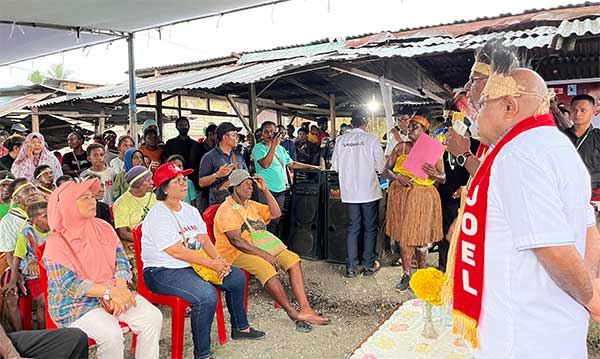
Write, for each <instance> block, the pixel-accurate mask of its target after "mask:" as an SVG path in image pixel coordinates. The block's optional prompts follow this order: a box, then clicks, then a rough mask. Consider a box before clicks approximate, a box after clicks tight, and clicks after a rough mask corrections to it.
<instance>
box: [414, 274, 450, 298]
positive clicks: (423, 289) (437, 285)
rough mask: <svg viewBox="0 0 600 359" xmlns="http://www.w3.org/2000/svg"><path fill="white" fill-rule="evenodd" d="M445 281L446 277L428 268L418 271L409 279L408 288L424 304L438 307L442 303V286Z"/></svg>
mask: <svg viewBox="0 0 600 359" xmlns="http://www.w3.org/2000/svg"><path fill="white" fill-rule="evenodd" d="M445 281H446V275H444V273H442V272H440V271H439V270H437V269H435V268H433V267H429V268H425V269H419V270H418V271H416V272H415V273H414V274H413V275H412V277H411V278H410V288H411V289H412V290H413V292H414V293H415V295H416V296H417V298H419V299H421V300H424V301H425V302H427V303H429V304H431V305H435V306H440V305H442V304H444V303H443V302H442V285H443V284H444V282H445Z"/></svg>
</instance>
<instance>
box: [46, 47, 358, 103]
mask: <svg viewBox="0 0 600 359" xmlns="http://www.w3.org/2000/svg"><path fill="white" fill-rule="evenodd" d="M357 56H358V55H357V54H342V55H340V54H321V55H316V56H308V57H298V58H294V59H287V60H280V61H273V62H265V63H254V64H247V65H235V66H221V67H215V68H208V69H202V70H197V71H189V72H181V73H176V74H171V75H164V76H157V77H149V78H143V79H137V80H136V87H137V93H138V94H142V95H143V94H147V93H153V92H171V91H175V90H178V89H213V88H217V87H220V86H222V85H225V84H244V83H252V82H258V81H262V80H264V79H267V78H269V77H272V76H275V75H277V74H280V73H283V72H285V71H288V70H290V69H294V68H299V67H303V66H308V65H311V64H315V63H319V62H325V61H329V60H341V59H344V60H349V59H353V58H356V57H357ZM127 91H128V85H127V83H126V82H122V83H119V84H115V85H108V86H103V87H98V88H95V89H92V90H88V91H83V92H82V93H81V94H78V95H65V96H59V97H56V98H53V99H49V100H46V101H42V102H39V103H36V106H38V107H43V106H48V105H53V104H57V103H61V102H66V101H72V100H87V99H98V98H110V97H121V96H127V93H128V92H127Z"/></svg>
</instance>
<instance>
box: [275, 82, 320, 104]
mask: <svg viewBox="0 0 600 359" xmlns="http://www.w3.org/2000/svg"><path fill="white" fill-rule="evenodd" d="M283 80H284V81H287V82H289V83H291V84H292V85H295V86H297V87H299V88H301V89H303V90H304V91H306V92H310V93H312V94H313V95H317V96H319V97H320V98H322V99H324V100H327V101H329V95H328V94H326V93H325V92H322V91H319V90H317V89H314V88H312V87H310V86H308V85H305V84H303V83H302V82H300V81H298V80H296V79H293V78H291V77H284V78H283Z"/></svg>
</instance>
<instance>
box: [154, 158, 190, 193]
mask: <svg viewBox="0 0 600 359" xmlns="http://www.w3.org/2000/svg"><path fill="white" fill-rule="evenodd" d="M192 172H194V170H193V169H191V168H190V169H187V170H182V169H181V168H179V167H177V166H176V165H175V163H173V162H167V163H165V164H163V165H161V166H160V167H158V168H157V169H156V172H154V177H153V179H152V180H153V181H154V186H155V187H158V186H160V185H161V184H163V183H165V182H166V181H168V180H170V179H172V178H175V177H177V176H179V175H184V176H187V175H189V174H190V173H192Z"/></svg>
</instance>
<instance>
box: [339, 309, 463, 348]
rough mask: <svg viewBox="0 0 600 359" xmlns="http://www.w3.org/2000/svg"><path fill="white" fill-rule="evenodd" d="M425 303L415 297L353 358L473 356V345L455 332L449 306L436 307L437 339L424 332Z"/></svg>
mask: <svg viewBox="0 0 600 359" xmlns="http://www.w3.org/2000/svg"><path fill="white" fill-rule="evenodd" d="M424 312H425V302H423V301H422V300H420V299H411V300H408V301H406V302H404V304H402V305H401V306H400V307H398V308H397V309H396V310H395V311H394V313H392V315H391V316H390V317H389V318H388V319H387V320H386V321H385V322H384V323H383V324H381V326H380V327H379V328H378V329H377V330H376V331H375V332H374V333H373V334H371V336H369V337H368V338H367V339H366V340H365V341H364V342H363V343H362V344H361V345H360V346H359V347H358V348H356V349H355V350H354V352H353V353H352V355H351V356H350V358H351V359H392V358H393V359H401V358H411V359H412V358H415V359H418V358H427V359H433V358H440V359H471V358H473V355H472V352H471V348H470V346H469V345H468V344H467V343H466V342H465V341H464V340H463V339H462V338H459V337H458V336H455V335H453V334H452V330H451V325H452V319H451V309H450V307H449V306H442V307H433V310H432V312H433V313H432V319H433V325H434V327H435V330H436V331H437V333H438V334H439V337H438V338H437V339H427V338H425V337H423V336H422V335H421V331H422V330H423V325H424V318H425V316H424Z"/></svg>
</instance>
